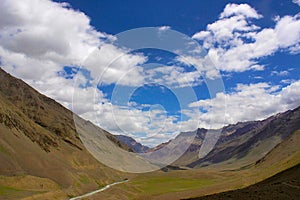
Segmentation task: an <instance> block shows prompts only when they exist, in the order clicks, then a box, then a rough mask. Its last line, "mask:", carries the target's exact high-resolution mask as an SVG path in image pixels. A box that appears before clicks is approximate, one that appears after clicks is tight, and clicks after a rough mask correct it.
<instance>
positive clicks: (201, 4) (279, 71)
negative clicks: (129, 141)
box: [0, 0, 300, 146]
mask: <svg viewBox="0 0 300 200" xmlns="http://www.w3.org/2000/svg"><path fill="white" fill-rule="evenodd" d="M0 2H1V7H0V67H1V68H2V69H4V70H5V71H7V72H9V73H10V74H12V75H13V76H16V77H18V78H21V79H22V80H24V81H25V82H26V83H28V84H29V85H31V86H32V87H33V88H35V89H37V90H38V91H39V92H41V93H43V94H45V95H47V96H49V97H51V98H53V99H55V100H56V101H58V102H59V103H61V104H62V105H64V106H65V107H67V108H68V109H71V110H73V111H74V112H75V113H77V114H79V115H80V116H81V117H83V118H85V119H87V120H90V121H92V122H93V123H95V124H97V125H99V126H100V127H102V128H104V129H106V130H108V131H110V132H111V133H113V134H123V135H128V136H131V137H133V138H135V139H136V140H137V141H139V142H142V143H143V144H145V145H148V146H155V145H157V144H160V143H161V142H166V141H168V140H169V139H171V138H174V137H175V136H176V135H177V134H178V133H180V132H184V131H192V130H195V129H196V128H210V129H217V128H221V127H223V126H224V125H227V124H234V123H237V122H240V121H250V120H261V119H264V118H266V117H269V116H271V115H273V114H276V113H278V112H283V111H286V110H288V109H293V108H296V107H297V106H299V105H300V66H299V60H300V1H299V0H263V1H261V0H252V1H237V0H235V1H225V0H209V1H207V0H203V1H197V0H190V1H174V0H172V1H169V0H165V1H158V2H157V3H155V2H153V1H138V0H130V1H121V0H120V1H116V0H115V1H108V0H102V1H97V0H89V1H84V0H69V1H50V0H22V1H20V0H0ZM149 27H150V28H149Z"/></svg>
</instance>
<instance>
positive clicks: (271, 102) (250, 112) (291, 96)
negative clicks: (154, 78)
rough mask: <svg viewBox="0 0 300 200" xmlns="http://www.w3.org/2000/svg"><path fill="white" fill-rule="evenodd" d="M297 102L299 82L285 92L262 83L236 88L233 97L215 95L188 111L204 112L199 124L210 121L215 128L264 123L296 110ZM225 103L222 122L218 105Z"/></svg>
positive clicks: (277, 87) (197, 103)
mask: <svg viewBox="0 0 300 200" xmlns="http://www.w3.org/2000/svg"><path fill="white" fill-rule="evenodd" d="M299 102H300V81H296V82H293V83H292V84H290V85H288V86H286V87H284V88H280V86H278V85H276V86H272V85H270V84H268V83H264V82H262V83H256V84H249V85H245V84H239V85H238V86H237V87H236V88H235V90H234V92H232V93H229V94H224V93H218V94H217V96H216V97H215V98H213V99H209V100H200V101H197V102H194V103H191V104H190V107H199V108H201V109H204V110H206V111H207V112H205V113H203V114H202V115H201V116H200V121H203V123H204V124H205V122H206V121H210V122H212V123H214V126H215V127H218V126H219V127H222V123H225V124H233V123H236V122H239V121H251V120H261V119H265V118H266V117H269V116H270V115H273V114H275V113H278V112H283V111H286V110H288V109H293V108H295V107H297V106H299ZM224 103H226V110H225V112H223V113H225V116H224V117H223V118H222V116H220V114H222V111H223V110H222V108H221V105H222V104H224ZM220 110H221V112H220Z"/></svg>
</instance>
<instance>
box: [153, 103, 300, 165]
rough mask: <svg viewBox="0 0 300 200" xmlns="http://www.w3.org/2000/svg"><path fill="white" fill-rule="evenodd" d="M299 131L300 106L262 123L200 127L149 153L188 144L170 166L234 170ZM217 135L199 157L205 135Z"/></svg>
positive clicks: (260, 156) (252, 122)
mask: <svg viewBox="0 0 300 200" xmlns="http://www.w3.org/2000/svg"><path fill="white" fill-rule="evenodd" d="M299 129H300V107H298V108H296V109H294V110H289V111H287V112H284V113H280V114H276V115H274V116H271V117H269V118H267V119H265V120H262V121H250V122H239V123H237V124H232V125H228V126H225V127H224V128H222V129H219V130H207V129H203V128H199V129H197V130H196V131H191V132H184V133H180V134H179V135H178V136H177V137H176V138H174V139H173V140H170V141H169V142H167V143H164V144H161V145H158V146H157V147H155V148H153V149H151V150H150V151H156V150H158V149H162V148H165V147H166V146H168V144H170V143H174V144H177V147H176V148H181V147H184V146H188V145H190V146H189V147H188V148H187V150H186V151H185V153H184V154H183V155H182V156H181V157H180V158H179V159H178V160H176V161H175V162H174V163H173V164H172V165H174V166H188V167H192V168H195V167H203V166H213V165H222V167H224V166H227V167H228V168H237V167H243V166H247V165H249V164H252V163H254V162H256V161H257V160H259V159H261V158H262V157H263V156H265V155H266V154H267V153H268V152H269V151H271V150H272V149H273V148H274V147H275V146H276V145H278V144H279V143H281V142H282V141H283V140H284V139H285V138H287V137H288V136H289V135H290V134H292V133H293V132H294V131H296V130H299ZM217 132H220V137H219V138H218V140H217V142H216V145H215V146H214V148H213V149H212V150H211V151H210V152H209V153H208V154H207V155H206V156H205V157H201V158H199V151H200V149H201V146H202V144H203V141H204V139H205V136H206V134H208V133H211V135H214V133H217ZM208 142H209V140H208ZM176 148H174V149H176Z"/></svg>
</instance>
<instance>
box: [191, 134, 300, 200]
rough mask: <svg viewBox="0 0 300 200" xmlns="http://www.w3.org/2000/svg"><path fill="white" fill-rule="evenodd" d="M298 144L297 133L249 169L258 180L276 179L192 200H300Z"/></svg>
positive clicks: (192, 199) (299, 154)
mask: <svg viewBox="0 0 300 200" xmlns="http://www.w3.org/2000/svg"><path fill="white" fill-rule="evenodd" d="M299 142H300V131H296V132H294V133H293V134H292V135H290V136H289V137H287V138H286V139H285V140H284V141H283V142H281V143H279V144H278V145H277V146H276V147H275V148H274V149H272V150H271V151H270V152H269V153H268V154H267V155H265V156H264V157H263V158H261V159H260V160H258V161H257V162H256V163H255V164H254V165H253V166H251V167H250V168H249V169H248V170H249V171H251V170H252V172H253V173H254V174H256V176H255V178H256V179H260V178H259V177H258V176H259V174H275V175H273V176H272V175H271V177H269V178H267V179H265V180H263V181H259V182H258V183H255V184H253V185H250V186H248V187H245V188H241V189H238V190H232V191H227V192H222V193H218V194H212V195H208V196H203V197H197V198H190V200H214V199H245V200H252V199H266V200H269V199H270V200H271V199H295V200H296V199H299V194H300V193H299V192H300V190H299V189H300V164H299V162H300V148H299ZM266 169H267V170H266ZM278 172H279V173H278ZM263 179H264V178H263Z"/></svg>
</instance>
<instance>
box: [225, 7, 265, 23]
mask: <svg viewBox="0 0 300 200" xmlns="http://www.w3.org/2000/svg"><path fill="white" fill-rule="evenodd" d="M232 15H243V16H245V17H249V18H256V19H258V18H261V17H262V16H261V15H260V14H258V13H257V12H256V10H255V9H253V8H252V7H251V6H249V5H248V4H233V3H230V4H227V5H226V7H225V8H224V11H223V12H222V13H221V15H220V18H225V17H230V16H232Z"/></svg>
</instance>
